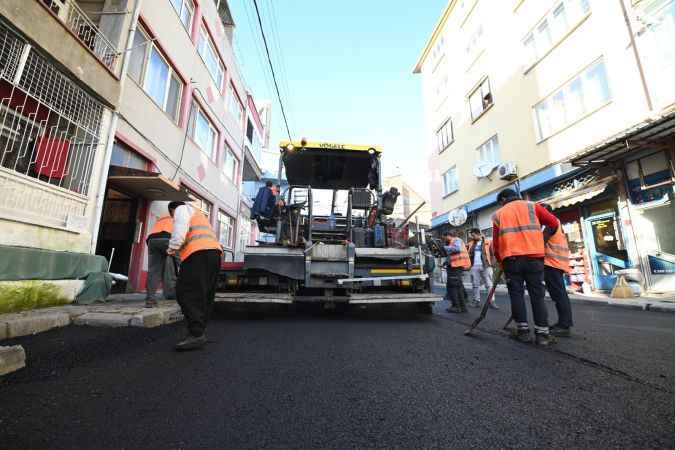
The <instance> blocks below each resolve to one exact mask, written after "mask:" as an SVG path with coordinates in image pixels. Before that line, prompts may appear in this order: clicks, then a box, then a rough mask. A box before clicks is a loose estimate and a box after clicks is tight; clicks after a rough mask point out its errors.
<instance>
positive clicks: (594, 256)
mask: <svg viewBox="0 0 675 450" xmlns="http://www.w3.org/2000/svg"><path fill="white" fill-rule="evenodd" d="M584 225H585V226H584V228H585V231H586V236H587V239H586V241H587V244H588V250H589V255H590V259H591V265H592V267H593V281H594V283H593V284H594V285H595V288H596V289H598V290H602V291H608V290H611V289H612V288H613V287H614V284H615V283H616V275H615V272H616V271H617V270H620V269H625V268H626V267H627V266H628V253H627V252H626V249H625V246H624V245H623V241H622V239H621V232H620V230H619V223H618V220H617V215H616V213H615V212H608V213H604V214H598V215H594V216H591V217H587V218H586V219H585V220H584Z"/></svg>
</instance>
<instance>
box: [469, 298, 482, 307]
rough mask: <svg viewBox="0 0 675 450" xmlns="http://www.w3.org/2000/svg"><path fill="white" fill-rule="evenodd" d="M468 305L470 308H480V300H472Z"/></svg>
mask: <svg viewBox="0 0 675 450" xmlns="http://www.w3.org/2000/svg"><path fill="white" fill-rule="evenodd" d="M469 306H470V307H472V308H480V302H477V301H475V300H474V301H472V302H471V303H469Z"/></svg>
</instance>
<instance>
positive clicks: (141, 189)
mask: <svg viewBox="0 0 675 450" xmlns="http://www.w3.org/2000/svg"><path fill="white" fill-rule="evenodd" d="M108 186H110V187H112V188H113V189H118V190H120V191H122V192H124V193H126V194H130V195H137V196H139V197H142V198H144V199H146V200H151V201H156V200H159V201H175V202H187V201H192V199H191V198H190V195H189V194H188V193H187V192H185V191H182V190H181V189H180V188H179V187H178V185H177V184H175V183H173V182H172V181H169V180H168V179H166V178H164V177H163V176H161V175H150V176H132V175H125V176H119V175H113V176H110V177H108Z"/></svg>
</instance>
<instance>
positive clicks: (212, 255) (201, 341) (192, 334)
mask: <svg viewBox="0 0 675 450" xmlns="http://www.w3.org/2000/svg"><path fill="white" fill-rule="evenodd" d="M169 212H170V213H171V216H172V217H173V219H174V224H173V233H172V234H171V240H170V241H169V253H170V254H174V253H175V254H177V255H178V257H179V258H180V260H181V266H180V272H179V273H178V281H177V283H176V295H177V298H178V304H179V305H180V308H181V310H182V312H183V315H184V316H185V321H186V322H187V328H188V336H187V337H186V338H185V339H183V340H181V341H180V342H178V344H176V350H193V349H197V348H201V347H203V346H204V345H205V344H206V335H205V333H204V332H205V330H206V324H207V322H208V320H209V316H210V315H211V311H212V309H213V300H214V297H215V295H216V283H217V281H218V272H219V271H220V261H221V255H222V248H221V246H220V243H219V242H218V238H217V237H216V234H215V232H214V231H213V228H212V227H211V224H210V223H209V220H208V219H207V218H206V216H205V215H204V214H203V213H202V212H201V211H200V210H198V209H197V208H194V207H192V206H188V205H186V204H185V203H183V202H172V203H170V204H169Z"/></svg>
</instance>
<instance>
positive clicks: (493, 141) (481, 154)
mask: <svg viewBox="0 0 675 450" xmlns="http://www.w3.org/2000/svg"><path fill="white" fill-rule="evenodd" d="M477 150H478V159H479V161H480V162H489V163H493V164H494V165H497V164H499V163H500V162H501V157H500V155H499V153H500V152H499V139H498V138H497V135H496V134H495V135H494V136H492V137H491V138H490V139H489V140H488V141H487V142H486V143H484V144H483V145H481V146H480V147H478V149H477Z"/></svg>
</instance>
